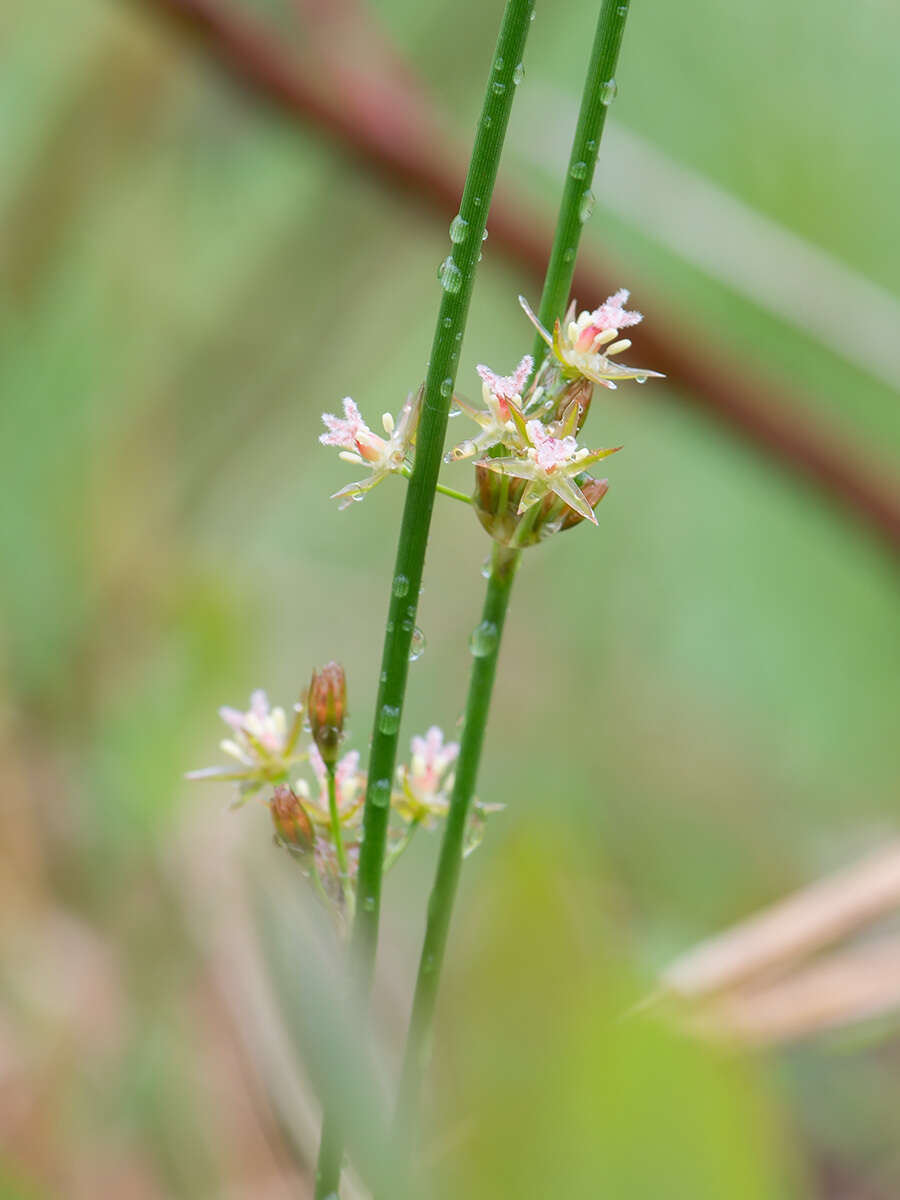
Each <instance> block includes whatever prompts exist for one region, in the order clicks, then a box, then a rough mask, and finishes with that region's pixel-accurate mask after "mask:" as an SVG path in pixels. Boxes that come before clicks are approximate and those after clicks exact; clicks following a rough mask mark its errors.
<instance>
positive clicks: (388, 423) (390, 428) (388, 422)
mask: <svg viewBox="0 0 900 1200" xmlns="http://www.w3.org/2000/svg"><path fill="white" fill-rule="evenodd" d="M381 424H382V428H383V429H384V432H385V433H386V434H387V435H388V437H390V436H391V434H392V433H393V432H394V418H393V417H392V416H391V414H390V413H389V412H386V413H382V416H381Z"/></svg>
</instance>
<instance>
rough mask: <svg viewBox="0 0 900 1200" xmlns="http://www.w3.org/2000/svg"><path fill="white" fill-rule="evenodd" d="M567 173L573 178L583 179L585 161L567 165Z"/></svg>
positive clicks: (585, 172)
mask: <svg viewBox="0 0 900 1200" xmlns="http://www.w3.org/2000/svg"><path fill="white" fill-rule="evenodd" d="M569 174H570V175H571V176H572V178H573V179H584V177H585V176H586V175H587V163H586V162H576V163H572V165H571V167H569Z"/></svg>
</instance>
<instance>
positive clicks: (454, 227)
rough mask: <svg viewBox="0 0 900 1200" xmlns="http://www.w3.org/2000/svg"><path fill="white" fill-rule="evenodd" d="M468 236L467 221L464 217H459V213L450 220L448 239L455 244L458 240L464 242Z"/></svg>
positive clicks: (457, 243)
mask: <svg viewBox="0 0 900 1200" xmlns="http://www.w3.org/2000/svg"><path fill="white" fill-rule="evenodd" d="M468 236H469V222H468V221H467V220H466V218H465V217H461V216H460V215H459V213H457V214H456V216H455V217H454V218H453V220H452V221H451V222H450V241H451V242H453V244H454V245H455V246H458V245H459V243H460V242H464V241H465V240H466V238H467V237H468Z"/></svg>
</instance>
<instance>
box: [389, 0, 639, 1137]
mask: <svg viewBox="0 0 900 1200" xmlns="http://www.w3.org/2000/svg"><path fill="white" fill-rule="evenodd" d="M628 8H629V0H604V3H603V6H602V9H601V12H600V16H599V19H598V23H597V31H596V35H595V40H594V46H593V51H592V54H591V60H590V64H589V67H588V73H587V77H586V80H585V86H584V93H583V96H582V102H581V109H580V112H579V117H578V123H577V126H576V131H575V137H574V140H573V144H572V153H571V156H570V160H569V170H568V173H567V176H566V181H565V185H564V188H563V196H562V201H561V204H560V210H559V218H558V221H557V227H556V234H555V237H554V242H553V249H552V252H551V255H550V261H549V264H548V267H547V274H546V278H545V281H544V289H543V294H542V297H541V303H540V306H539V318H538V319H539V321H540V323H541V325H542V326H543V327H544V328H545V329H554V327H555V325H556V323H557V321H558V320H560V319H561V318H562V316H563V313H564V310H565V307H566V303H567V301H568V295H569V289H570V287H571V283H572V275H573V272H574V266H575V255H576V251H577V248H578V244H579V241H580V237H581V230H582V226H583V223H584V216H583V214H584V202H585V193H586V192H587V191H589V189H590V186H591V182H592V180H593V175H594V169H595V166H596V161H597V152H598V147H599V142H600V137H601V134H602V131H603V125H604V121H605V117H606V109H607V107H608V105H609V102H610V100H611V99H612V97H613V94H614V91H615V84H614V79H615V69H616V63H617V61H618V55H619V48H620V46H621V42H622V34H623V31H624V26H625V20H626V18H627V15H628ZM619 307H621V305H619ZM547 351H548V346H547V342H546V338H545V337H544V336H543V335H542V334H541V333H538V336H537V339H536V341H535V347H534V352H533V356H532V357H533V361H534V362H535V363H537V364H538V376H537V380H539V379H540V378H541V374H542V370H543V367H544V365H545V360H546V359H547ZM525 362H526V360H523V363H522V364H520V366H522V367H524V364H525ZM527 365H528V367H529V369H530V368H531V365H532V363H531V362H528V364H527ZM648 373H649V372H648ZM495 378H496V377H495ZM482 379H483V381H484V383H485V385H486V387H490V385H491V384H492V383H493V382H494V380H491V379H489V378H487V377H486V376H485V375H484V374H482ZM537 380H536V381H537ZM497 382H499V383H500V384H501V386H500V387H499V388H494V389H493V394H494V395H495V396H497V395H498V393H499V395H500V399H501V401H502V402H505V403H506V405H507V406H508V407H509V409H510V415H513V414H514V413H515V411H516V405H517V400H516V397H517V396H518V397H519V398H521V396H522V393H523V391H524V385H525V376H524V371H523V372H521V373H520V372H518V371H517V372H514V373H513V376H511V377H505V378H501V379H499V380H497ZM588 395H589V394H588ZM588 403H589V398H588V400H587V401H586V402H585V404H584V409H583V410H581V409H579V412H578V416H579V419H580V420H582V421H583V419H584V416H585V415H586V408H587V404H588ZM496 415H497V417H498V420H499V421H500V424H501V425H502V426H505V420H500V419H501V418H504V413H503V412H499V413H497V414H496ZM513 424H514V425H516V424H518V422H515V421H514V422H513ZM533 432H534V433H538V440H540V439H541V437H542V436H543V433H542V431H541V432H538V431H537V430H534V431H533ZM527 433H528V431H527V426H526V436H527ZM501 438H502V440H505V437H502V435H501ZM531 440H532V443H533V441H534V439H533V438H532V439H531ZM533 448H534V449H535V451H536V453H535V455H534V457H535V458H537V457H539V449H538V447H533ZM476 450H477V447H476V449H475V450H473V451H472V453H475V452H476ZM489 453H490V452H489ZM490 462H491V460H490V459H486V460H484V463H485V466H488V465H490ZM511 482H512V483H515V482H516V481H515V480H513V481H511ZM596 482H597V485H598V486H597V489H596V491H595V493H594V494H592V495H591V496H589V497H588V499H589V501H590V500H593V504H596V503H597V501H598V500H599V499H600V498H602V495H603V493H604V492H605V485H604V482H603V481H596ZM504 486H507V484H506V482H504ZM593 504H590V508H593ZM538 509H539V505H538V504H536V503H535V504H532V505H531V508H530V509H529V512H528V513H526V518H527V517H528V516H529V515H530V514H533V513H537V512H538ZM590 516H591V519H592V520H593V513H592V512H591V513H590ZM521 554H522V550H521V549H516V548H512V547H509V546H507V547H504V546H502V545H495V547H494V551H493V556H492V563H491V571H490V575H489V577H488V583H487V591H486V595H485V602H484V609H483V613H482V622H481V624H480V625H479V627H478V629H477V630H476V637H479V636H480V637H481V641H480V643H479V644H478V645H475V646H473V650H476V651H478V652H477V653H476V654H475V658H474V662H473V665H472V672H471V675H470V682H469V691H468V699H467V702H466V710H465V715H464V718H463V731H462V737H461V741H460V751H459V759H458V762H457V771H456V778H455V782H454V787H453V792H452V795H451V799H450V809H449V812H448V815H447V823H446V826H445V829H444V837H443V841H442V843H441V850H440V856H439V861H438V867H437V871H436V874H435V879H434V884H433V887H432V892H431V897H430V900H429V904H428V910H427V912H428V917H427V922H426V929H425V937H424V941H423V945H422V952H421V956H420V959H419V967H418V974H417V978H416V989H415V996H414V999H413V1008H412V1014H411V1017H410V1024H409V1030H408V1034H407V1042H406V1048H405V1053H404V1059H403V1067H402V1072H401V1079H400V1088H399V1093H398V1101H397V1115H396V1138H397V1140H398V1142H400V1143H401V1147H400V1148H401V1149H402V1148H403V1147H404V1146H406V1147H407V1148H408V1140H409V1139H411V1138H412V1136H413V1125H414V1117H415V1114H416V1113H417V1111H418V1108H419V1099H420V1093H421V1087H422V1080H423V1076H424V1073H425V1069H426V1066H427V1058H428V1053H427V1049H428V1046H429V1045H430V1041H431V1032H432V1027H433V1021H434V1009H435V1003H436V999H437V994H438V988H439V985H440V978H441V969H442V966H443V962H444V954H445V950H446V944H447V935H448V932H449V928H450V920H451V916H452V912H453V905H454V902H455V899H456V893H457V888H458V883H459V874H460V868H461V864H462V859H463V854H464V846H463V838H464V831H465V828H466V822H467V818H468V814H469V810H470V807H471V804H472V801H473V797H474V795H475V787H476V782H477V776H478V767H479V762H480V758H481V751H482V747H483V745H484V737H485V730H486V726H487V719H488V713H489V710H490V702H491V692H492V689H493V684H494V678H495V675H496V669H497V661H498V657H499V652H500V645H501V641H502V635H503V626H504V622H505V618H506V613H507V609H508V605H509V598H510V593H511V590H512V584H513V579H514V577H515V572H516V568H517V566H518V563H519V559H520V557H521ZM479 631H480V633H479Z"/></svg>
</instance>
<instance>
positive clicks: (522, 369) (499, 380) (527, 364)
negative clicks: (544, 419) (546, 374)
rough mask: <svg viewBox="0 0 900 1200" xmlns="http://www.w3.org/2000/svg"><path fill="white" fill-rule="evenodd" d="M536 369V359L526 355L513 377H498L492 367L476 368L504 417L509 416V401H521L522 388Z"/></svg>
mask: <svg viewBox="0 0 900 1200" xmlns="http://www.w3.org/2000/svg"><path fill="white" fill-rule="evenodd" d="M533 367H534V359H533V358H532V357H531V355H530V354H526V355H525V357H524V358H523V359H522V361H521V362H520V363H519V365H518V366H517V367H516V369H515V370H514V371H513V373H512V375H497V374H496V373H495V372H494V371H492V370H491V368H490V367H486V366H484V365H483V364H480V365H479V366H477V367H476V368H475V370H476V371H477V372H478V374H479V375H480V376H481V379H482V381H483V382H484V383H485V384H486V385H487V387H488V389H489V390H490V393H491V395H492V396H493V397H494V399H495V400H496V401H497V402H498V404H499V405H500V410H501V412H502V413H503V415H504V417H506V416H508V414H509V401H510V400H513V401H517V400H520V399H521V396H522V388H523V387H524V386H525V384H526V383H527V382H528V377H529V375H530V374H531V371H532V368H533Z"/></svg>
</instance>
